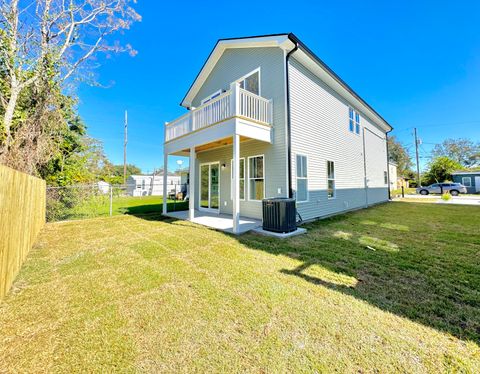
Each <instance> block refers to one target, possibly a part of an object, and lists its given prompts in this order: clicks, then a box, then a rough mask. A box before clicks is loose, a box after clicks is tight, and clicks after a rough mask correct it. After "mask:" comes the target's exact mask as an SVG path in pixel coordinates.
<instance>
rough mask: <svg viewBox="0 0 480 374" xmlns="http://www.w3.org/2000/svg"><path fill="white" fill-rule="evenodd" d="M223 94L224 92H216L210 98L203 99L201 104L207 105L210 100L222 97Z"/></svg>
mask: <svg viewBox="0 0 480 374" xmlns="http://www.w3.org/2000/svg"><path fill="white" fill-rule="evenodd" d="M221 94H222V90H218V91H216V92H214V93H213V94H211V95H210V96H207V97H206V98H205V99H203V100H202V101H201V104H202V105H203V104H206V103H208V102H209V101H210V100H213V99H215V98H216V97H217V96H220V95H221Z"/></svg>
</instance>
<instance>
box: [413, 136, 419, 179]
mask: <svg viewBox="0 0 480 374" xmlns="http://www.w3.org/2000/svg"><path fill="white" fill-rule="evenodd" d="M413 134H414V137H415V158H416V159H417V186H418V187H420V163H419V161H418V138H417V128H416V127H414V128H413Z"/></svg>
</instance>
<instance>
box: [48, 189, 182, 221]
mask: <svg viewBox="0 0 480 374" xmlns="http://www.w3.org/2000/svg"><path fill="white" fill-rule="evenodd" d="M162 203H163V198H162V196H139V197H132V196H114V197H113V199H112V215H119V214H132V215H144V214H151V213H161V212H162ZM50 206H51V205H50V204H49V203H47V217H48V220H49V221H63V220H72V219H84V218H94V217H107V216H109V215H110V197H109V196H108V195H98V196H87V197H86V198H82V197H80V198H78V202H77V203H76V204H75V205H74V206H73V207H72V208H68V207H67V208H65V207H64V206H63V205H62V206H61V207H60V208H59V209H58V211H57V210H53V209H51V208H50ZM167 209H168V211H169V212H172V211H179V210H186V209H188V201H179V200H177V201H174V200H167Z"/></svg>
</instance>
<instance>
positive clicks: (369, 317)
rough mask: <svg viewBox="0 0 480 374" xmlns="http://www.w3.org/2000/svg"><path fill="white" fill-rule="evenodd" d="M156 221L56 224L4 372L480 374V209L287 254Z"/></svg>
mask: <svg viewBox="0 0 480 374" xmlns="http://www.w3.org/2000/svg"><path fill="white" fill-rule="evenodd" d="M145 217H146V218H148V219H142V218H141V217H136V216H128V215H123V216H117V217H113V218H97V219H92V220H85V221H81V222H80V221H76V222H65V223H52V224H48V225H47V227H46V229H45V230H44V232H43V234H42V235H41V237H40V239H39V240H38V244H37V246H36V248H35V249H34V250H33V251H32V252H31V254H30V256H29V259H28V260H27V262H26V263H25V265H24V267H23V269H22V271H21V273H20V275H19V277H18V279H17V280H16V282H15V284H14V287H13V290H12V291H11V293H10V294H9V295H8V296H7V297H6V299H5V300H4V301H3V302H2V303H1V304H0V372H38V371H52V372H111V371H121V372H138V371H140V372H144V371H146V372H255V373H257V372H269V373H276V372H325V371H328V372H334V371H339V372H382V373H388V372H471V373H478V372H479V371H480V347H479V344H480V260H479V259H480V233H479V231H478V227H480V214H479V209H478V207H472V206H453V205H448V206H446V205H436V204H413V203H390V204H385V205H382V206H378V207H375V208H371V209H368V210H363V211H358V212H355V213H350V214H347V215H342V216H338V217H335V218H331V219H328V220H324V221H319V222H315V223H311V224H308V225H306V227H307V229H308V233H307V234H306V235H303V236H299V237H295V238H291V239H288V240H284V241H280V240H277V239H273V238H267V237H261V236H257V235H254V234H247V235H243V236H241V237H233V236H230V235H227V234H223V233H220V232H216V231H212V230H209V229H207V228H204V227H201V226H197V225H194V224H191V223H189V222H185V221H175V220H172V219H168V220H161V219H160V218H159V217H157V218H158V219H155V217H154V216H152V215H150V216H145Z"/></svg>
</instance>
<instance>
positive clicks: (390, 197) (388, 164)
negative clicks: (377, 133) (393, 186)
mask: <svg viewBox="0 0 480 374" xmlns="http://www.w3.org/2000/svg"><path fill="white" fill-rule="evenodd" d="M390 131H392V130H390ZM390 131H387V132H386V133H385V143H386V145H387V187H388V200H392V194H391V192H390V155H389V152H388V133H389V132H390Z"/></svg>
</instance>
